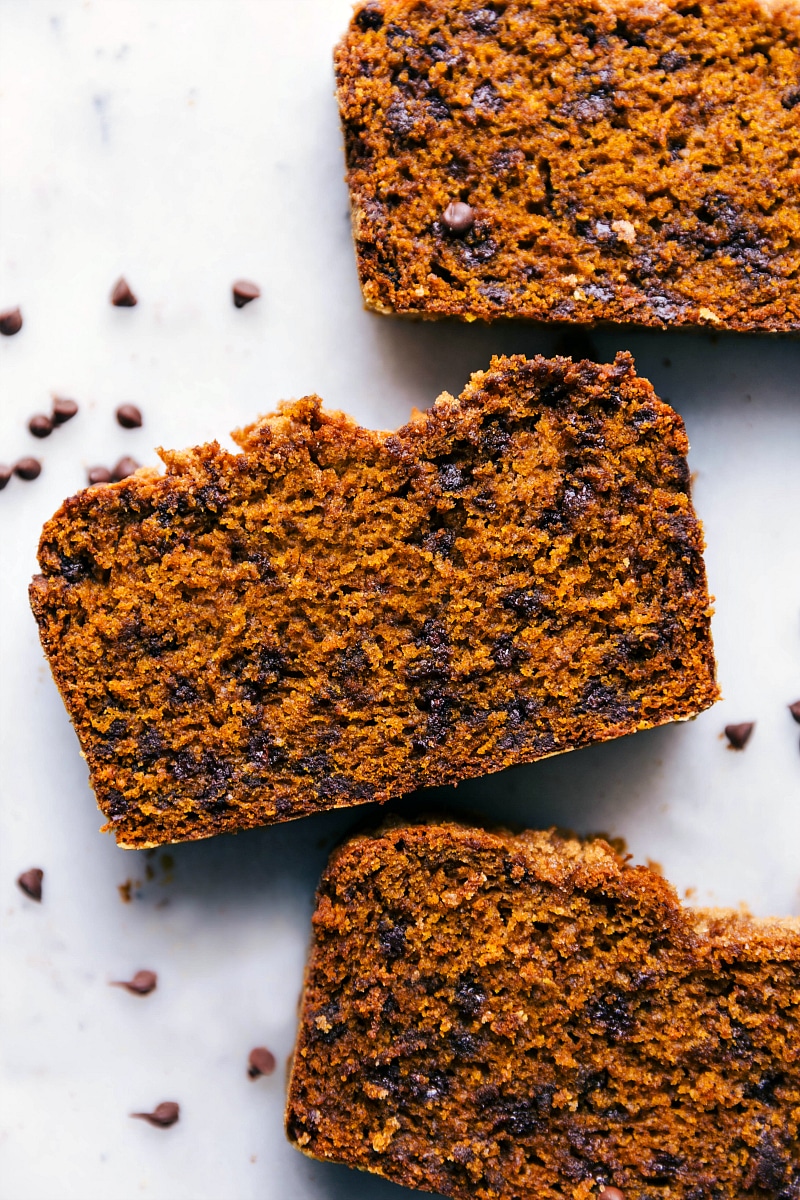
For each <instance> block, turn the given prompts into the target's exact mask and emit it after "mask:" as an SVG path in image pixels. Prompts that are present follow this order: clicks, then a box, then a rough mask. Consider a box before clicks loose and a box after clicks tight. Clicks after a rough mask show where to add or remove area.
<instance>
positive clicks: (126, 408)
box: [116, 404, 142, 429]
mask: <svg viewBox="0 0 800 1200" xmlns="http://www.w3.org/2000/svg"><path fill="white" fill-rule="evenodd" d="M116 415H117V424H118V425H121V426H122V428H123V429H141V427H142V413H141V410H140V409H138V408H137V407H136V405H135V404H120V406H119V408H118V409H117V414H116Z"/></svg>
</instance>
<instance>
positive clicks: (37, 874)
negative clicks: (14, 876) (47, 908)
mask: <svg viewBox="0 0 800 1200" xmlns="http://www.w3.org/2000/svg"><path fill="white" fill-rule="evenodd" d="M43 879H44V871H43V870H42V869H41V867H31V869H30V871H23V872H22V874H21V875H20V877H19V879H18V880H17V887H18V888H19V889H20V890H21V891H23V892H24V893H25V895H26V896H30V898H31V900H41V898H42V880H43Z"/></svg>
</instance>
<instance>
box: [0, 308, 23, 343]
mask: <svg viewBox="0 0 800 1200" xmlns="http://www.w3.org/2000/svg"><path fill="white" fill-rule="evenodd" d="M20 329H22V313H21V312H20V311H19V309H18V308H7V309H6V310H5V312H0V333H2V334H3V336H4V337H13V336H14V334H15V333H19V331H20Z"/></svg>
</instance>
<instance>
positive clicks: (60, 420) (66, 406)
mask: <svg viewBox="0 0 800 1200" xmlns="http://www.w3.org/2000/svg"><path fill="white" fill-rule="evenodd" d="M77 411H78V404H77V401H75V400H68V399H67V397H66V396H54V397H53V423H54V424H55V425H64V424H65V423H66V422H67V421H71V420H72V418H73V417H74V416H75V414H76V412H77Z"/></svg>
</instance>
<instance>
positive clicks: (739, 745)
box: [725, 721, 755, 750]
mask: <svg viewBox="0 0 800 1200" xmlns="http://www.w3.org/2000/svg"><path fill="white" fill-rule="evenodd" d="M754 729H755V721H742V723H741V724H740V725H726V726H725V737H726V738H727V739H728V741H729V743H730V749H731V750H744V748H745V746H746V745H747V743H748V742H749V741H750V735H751V733H752V732H753V730H754Z"/></svg>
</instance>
